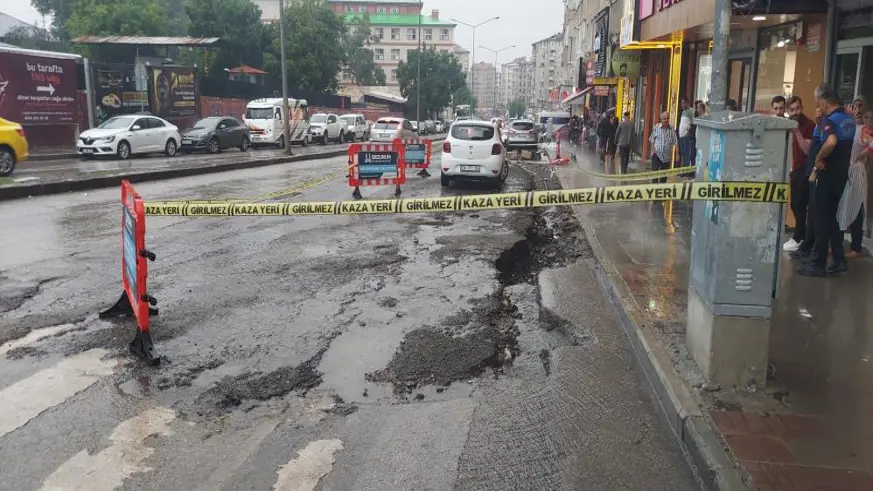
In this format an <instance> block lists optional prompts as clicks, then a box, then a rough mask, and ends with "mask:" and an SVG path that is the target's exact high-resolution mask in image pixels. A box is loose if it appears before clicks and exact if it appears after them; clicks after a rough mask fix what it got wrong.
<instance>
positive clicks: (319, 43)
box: [264, 0, 346, 92]
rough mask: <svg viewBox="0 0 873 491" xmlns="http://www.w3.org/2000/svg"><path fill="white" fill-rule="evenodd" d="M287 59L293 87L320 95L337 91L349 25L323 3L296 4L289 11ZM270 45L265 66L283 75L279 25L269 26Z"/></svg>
mask: <svg viewBox="0 0 873 491" xmlns="http://www.w3.org/2000/svg"><path fill="white" fill-rule="evenodd" d="M285 21H286V29H285V57H286V61H287V64H286V65H287V69H288V85H289V87H299V88H303V89H309V90H315V91H320V92H331V91H334V90H336V88H337V75H338V74H339V72H340V68H341V67H342V65H343V62H344V61H345V56H346V54H345V50H344V46H343V36H344V35H345V32H346V30H345V24H344V22H343V20H342V19H341V18H340V17H339V16H338V15H337V14H335V13H334V12H333V11H332V10H331V8H330V6H329V5H328V4H327V2H324V1H323V0H292V1H291V3H290V5H288V6H287V7H286V8H285ZM267 36H268V38H269V39H270V43H269V45H268V46H267V50H266V52H265V54H264V66H265V67H266V68H265V69H266V70H267V71H269V72H272V73H274V74H276V75H281V62H280V60H281V58H280V53H279V25H278V24H271V25H269V26H267Z"/></svg>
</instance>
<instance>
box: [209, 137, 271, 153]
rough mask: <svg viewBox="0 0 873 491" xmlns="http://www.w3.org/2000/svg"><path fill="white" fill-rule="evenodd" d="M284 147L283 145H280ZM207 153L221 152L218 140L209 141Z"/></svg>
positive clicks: (213, 138)
mask: <svg viewBox="0 0 873 491" xmlns="http://www.w3.org/2000/svg"><path fill="white" fill-rule="evenodd" d="M282 146H283V147H284V145H282ZM208 150H209V153H218V152H220V151H221V145H219V144H218V138H215V137H212V139H211V140H209V149H208Z"/></svg>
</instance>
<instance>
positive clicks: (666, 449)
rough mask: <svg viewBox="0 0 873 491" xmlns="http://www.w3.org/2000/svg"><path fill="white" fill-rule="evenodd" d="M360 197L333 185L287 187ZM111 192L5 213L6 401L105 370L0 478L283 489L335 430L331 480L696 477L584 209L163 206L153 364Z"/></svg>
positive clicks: (523, 483)
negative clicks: (144, 359) (135, 354)
mask: <svg viewBox="0 0 873 491" xmlns="http://www.w3.org/2000/svg"><path fill="white" fill-rule="evenodd" d="M434 160H435V162H437V163H438V162H439V157H438V155H435V158H434ZM344 165H345V161H344V159H324V160H319V161H311V162H301V163H295V164H287V165H280V166H275V167H271V168H263V169H252V170H243V171H234V172H227V173H222V174H214V175H209V176H202V177H196V178H185V179H176V180H171V181H164V182H157V183H148V184H142V185H139V186H137V190H138V191H139V193H140V194H142V195H143V196H144V197H145V198H146V199H147V200H148V199H173V198H180V197H185V198H188V199H202V198H204V197H208V196H213V197H214V196H250V195H255V194H259V193H263V192H270V191H274V190H277V189H281V188H283V187H289V186H293V185H294V184H295V183H299V182H302V181H306V180H308V179H315V178H318V177H320V176H323V175H327V174H330V173H332V172H336V171H337V170H338V169H342V168H343V167H344ZM543 186H551V187H557V185H556V183H555V181H553V180H551V179H549V178H548V172H547V170H546V168H545V166H538V165H536V164H525V165H523V166H515V167H513V169H512V172H511V173H510V178H509V180H508V181H507V183H506V184H505V185H504V190H511V191H523V190H530V189H533V188H534V187H540V188H541V187H543ZM391 191H393V190H389V189H387V188H364V189H363V193H364V196H365V197H367V198H377V197H379V198H383V197H385V198H387V197H389V196H390V194H391ZM486 192H493V191H492V190H489V189H487V188H484V187H480V186H452V187H451V188H450V189H443V188H441V187H440V185H439V181H438V179H435V178H431V179H421V178H419V177H417V176H416V177H410V179H409V182H408V184H407V185H406V186H405V187H404V197H415V196H432V195H457V194H479V193H486ZM349 194H350V189H349V188H348V186H347V185H345V183H343V182H342V181H339V180H334V181H331V182H329V183H327V184H324V185H322V186H319V187H316V188H314V189H311V190H308V191H305V192H304V193H302V194H301V195H299V196H297V197H295V198H294V199H295V200H301V201H302V200H313V201H322V200H337V199H347V197H348V196H349ZM117 199H118V198H117V190H106V191H97V192H93V193H72V194H69V195H61V196H52V197H43V198H35V199H31V200H19V201H11V202H6V203H2V204H0V229H2V230H4V231H5V230H15V231H16V232H17V233H15V234H3V236H2V237H0V247H2V248H3V250H4V251H9V252H7V253H5V254H4V255H3V256H2V257H0V391H4V392H2V394H9V395H15V394H18V393H19V392H20V391H19V388H21V387H25V388H26V385H27V384H28V383H30V381H32V380H39V377H40V376H41V374H44V373H47V371H48V372H50V371H51V370H56V369H57V368H56V367H57V366H59V363H62V362H63V361H64V360H75V361H77V363H83V364H85V366H88V367H92V366H93V367H96V368H93V369H92V368H87V369H80V370H79V371H78V372H77V373H79V374H80V377H84V378H85V380H83V381H82V382H81V385H82V386H84V387H83V388H81V390H78V391H75V392H73V391H72V390H71V391H70V392H71V393H70V394H68V395H67V397H65V398H63V399H62V400H60V401H58V402H54V401H50V402H53V403H51V404H50V403H49V402H47V403H46V407H45V408H44V410H43V411H40V412H39V413H37V414H36V415H33V416H32V417H31V418H30V419H28V420H26V421H25V424H22V425H21V426H19V427H16V428H13V429H10V430H9V431H8V432H5V433H3V432H2V431H0V476H2V478H3V479H0V489H40V488H41V486H42V485H43V484H44V483H46V482H57V479H58V478H61V479H67V480H68V481H69V482H74V481H75V479H76V478H77V476H76V472H78V471H77V470H76V469H80V470H81V469H83V468H87V465H84V464H82V459H85V460H86V461H88V460H89V459H90V460H93V461H95V462H98V463H99V465H97V464H95V468H97V469H103V470H102V471H98V472H96V473H93V472H92V473H91V474H89V475H91V476H92V478H93V483H95V489H119V488H120V489H243V488H245V489H271V486H273V485H274V484H275V483H276V480H277V471H278V469H279V468H280V467H282V466H286V465H292V466H293V465H295V464H294V459H295V457H296V456H297V455H298V454H297V452H300V451H303V449H304V448H306V447H307V445H309V444H310V443H312V442H321V441H327V440H330V441H333V440H339V441H341V442H342V449H341V450H337V451H336V452H335V453H334V454H333V456H332V459H333V462H332V463H331V464H330V465H331V466H332V467H331V469H332V470H331V471H330V472H328V474H327V475H326V476H325V477H324V478H322V479H321V482H320V483H319V485H318V489H324V490H355V489H459V490H479V489H536V490H541V489H568V490H570V489H574V490H575V489H643V488H644V489H665V490H676V489H696V488H697V481H696V479H695V477H694V475H693V472H692V470H691V469H690V468H689V467H688V464H687V463H686V460H685V457H684V455H683V453H682V451H681V449H680V448H678V446H677V444H676V442H675V441H674V440H673V438H672V436H671V435H670V434H669V433H668V432H667V431H666V430H664V429H663V426H662V424H661V422H660V421H659V420H658V415H657V413H656V410H655V404H654V402H653V401H652V399H651V396H650V395H649V394H648V393H647V392H646V390H644V389H643V385H642V383H641V380H640V376H639V375H638V374H637V373H636V370H635V368H634V365H633V364H634V362H633V357H632V356H631V354H630V351H629V348H628V347H627V346H626V345H625V344H624V341H623V338H621V336H619V333H620V330H619V329H618V326H617V325H616V324H615V322H616V321H615V315H614V313H613V312H612V310H611V308H610V306H609V305H608V302H606V301H605V300H604V298H603V296H602V294H601V293H600V291H599V290H598V288H597V284H596V282H595V281H594V280H593V277H592V276H590V271H589V269H588V268H589V266H588V261H589V260H590V258H591V251H590V249H589V247H588V243H587V241H586V239H585V236H584V233H583V231H582V230H581V228H580V227H579V224H578V223H577V222H576V221H575V219H574V218H573V215H572V213H570V210H569V209H559V208H545V209H539V210H537V211H529V210H497V211H482V212H466V213H457V214H429V215H400V216H397V215H378V216H323V217H322V216H318V217H306V218H293V219H292V218H287V217H265V218H250V217H236V218H223V219H208V218H194V219H188V218H158V217H150V218H149V219H148V221H147V240H146V242H147V247H148V248H149V249H150V250H152V251H153V252H155V253H156V254H157V256H158V257H157V260H156V261H155V262H153V263H151V264H150V270H149V290H150V294H151V295H153V296H155V297H156V298H158V301H159V303H158V307H159V308H160V314H159V315H158V316H156V317H153V318H152V336H153V338H154V340H155V343H156V347H157V350H158V352H159V353H160V354H161V355H162V357H163V362H162V364H161V365H160V366H159V367H157V368H151V367H146V366H144V365H143V364H142V363H140V362H139V361H138V360H136V359H134V358H132V357H131V356H130V355H129V354H128V352H127V343H129V341H130V339H131V338H132V336H133V332H134V331H133V326H132V324H131V323H130V322H127V321H125V320H120V321H112V322H106V321H101V320H99V319H97V315H96V314H97V313H98V312H99V311H100V310H102V309H104V308H106V307H108V306H109V305H110V304H111V303H112V302H113V301H114V300H115V299H116V298H117V296H118V294H119V292H120V278H119V274H120V250H119V243H120V240H119V234H120V232H119V227H118V224H119V204H118V203H117ZM556 299H558V300H560V301H558V300H556ZM41 333H45V335H44V336H43V335H42V334H41ZM79 360H81V361H79ZM88 370H92V371H94V373H95V375H93V376H92V375H89V374H90V373H91V372H89V371H88ZM81 374H84V375H81ZM88 377H90V378H88ZM12 389H15V391H13V390H12ZM16 391H17V392H16ZM2 404H3V403H2V402H0V405H2ZM33 404H36V402H34V403H33ZM16 407H17V406H16ZM154 408H162V409H161V410H162V411H163V412H159V413H156V414H159V415H160V417H161V418H169V419H168V420H166V419H161V424H166V425H167V428H166V431H164V430H162V431H158V432H153V433H149V434H145V435H141V436H136V435H134V436H130V435H128V436H126V437H124V438H126V439H125V440H124V441H125V442H126V443H125V445H128V446H129V448H134V449H136V455H141V456H143V458H142V461H141V462H139V463H138V464H137V465H129V466H127V467H125V469H128V470H127V471H118V472H121V474H122V475H121V476H120V477H119V475H117V474H113V475H112V476H109V475H108V474H111V473H109V472H108V471H107V470H106V469H107V468H109V467H112V466H111V463H112V460H111V456H112V455H113V453H112V452H111V451H110V450H111V449H112V448H113V445H116V444H117V442H118V441H119V438H120V437H119V436H118V434H119V431H120V430H119V428H122V427H123V425H122V426H119V425H121V423H122V422H124V421H129V420H132V419H133V420H136V421H141V420H142V419H141V418H142V417H143V416H142V415H144V414H153V413H151V412H149V411H150V410H153V409H154ZM167 414H172V417H168V416H167ZM137 418H140V419H137ZM0 430H2V426H0ZM113 435H115V436H113ZM331 448H337V447H331ZM80 452H85V453H84V454H80ZM71 459H72V461H74V462H77V464H76V465H72V464H71V463H70V462H71ZM100 459H105V461H104V460H100ZM113 472H115V471H113ZM50 478H51V479H50ZM101 479H103V481H101ZM119 479H120V481H119ZM103 482H105V483H109V484H111V483H118V482H121V484H120V485H119V486H120V487H119V486H114V485H113V486H110V485H109V484H106V485H105V486H103V485H102V484H101V485H97V484H96V483H103ZM638 486H639V487H638Z"/></svg>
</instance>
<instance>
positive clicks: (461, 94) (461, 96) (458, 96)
mask: <svg viewBox="0 0 873 491" xmlns="http://www.w3.org/2000/svg"><path fill="white" fill-rule="evenodd" d="M452 103H453V104H454V105H455V107H457V106H461V105H469V106H470V108H471V109H476V103H477V101H476V98H475V97H473V92H471V91H470V87H469V86H468V85H467V84H466V83H464V85H462V86H461V87H459V88H458V89H457V90H455V91H454V92H453V93H452Z"/></svg>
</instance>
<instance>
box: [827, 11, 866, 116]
mask: <svg viewBox="0 0 873 491" xmlns="http://www.w3.org/2000/svg"><path fill="white" fill-rule="evenodd" d="M832 76H833V79H832V80H831V83H832V84H833V86H834V88H836V90H837V93H838V94H839V96H840V100H842V101H844V102H849V101H851V100H852V99H854V98H855V97H856V96H858V95H863V96H865V97H867V100H871V101H873V6H871V7H865V8H862V9H857V10H848V11H843V12H840V14H839V20H838V22H837V50H836V56H835V57H834V70H833V72H832Z"/></svg>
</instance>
